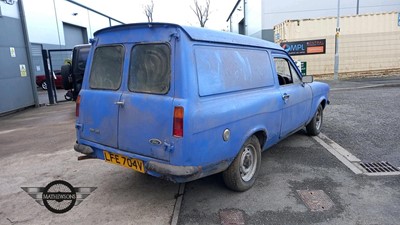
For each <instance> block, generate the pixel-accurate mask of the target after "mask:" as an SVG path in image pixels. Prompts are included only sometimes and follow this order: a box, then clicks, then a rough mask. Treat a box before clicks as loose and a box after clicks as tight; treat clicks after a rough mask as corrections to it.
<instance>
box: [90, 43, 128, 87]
mask: <svg viewBox="0 0 400 225" xmlns="http://www.w3.org/2000/svg"><path fill="white" fill-rule="evenodd" d="M123 58H124V47H123V46H121V45H115V46H102V47H97V48H96V50H95V52H94V56H93V63H92V69H91V71H90V79H89V84H90V88H93V89H106V90H117V89H118V88H119V87H120V85H121V78H122V62H123Z"/></svg>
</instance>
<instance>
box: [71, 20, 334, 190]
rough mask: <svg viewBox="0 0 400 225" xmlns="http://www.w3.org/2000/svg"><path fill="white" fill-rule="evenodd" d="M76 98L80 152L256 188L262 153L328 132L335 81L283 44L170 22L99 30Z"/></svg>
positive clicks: (171, 175)
mask: <svg viewBox="0 0 400 225" xmlns="http://www.w3.org/2000/svg"><path fill="white" fill-rule="evenodd" d="M91 43H92V47H91V50H90V53H89V57H88V61H87V65H86V70H85V76H84V80H83V85H82V89H81V91H80V94H79V97H78V99H77V101H76V103H77V105H76V116H77V119H76V131H77V143H76V144H75V146H74V149H75V150H76V151H78V152H80V153H83V154H85V155H84V156H81V157H80V158H81V159H85V158H98V159H101V160H104V161H106V162H109V163H113V164H118V165H121V166H125V167H128V168H130V169H133V170H135V171H138V172H140V173H146V174H150V175H152V176H156V177H160V178H164V179H168V180H171V181H174V182H187V181H191V180H195V179H198V178H201V177H205V176H208V175H211V174H215V173H220V172H222V173H223V179H224V181H225V183H226V185H227V187H229V188H230V189H232V190H235V191H245V190H247V189H249V188H251V187H252V185H253V184H254V182H255V179H256V177H257V173H258V172H259V169H260V164H261V152H262V151H264V150H266V149H268V148H269V147H271V146H272V145H274V144H276V143H277V142H279V141H280V140H282V139H283V138H285V137H287V136H288V135H290V134H292V133H294V132H296V131H298V130H300V129H303V128H304V127H306V130H307V132H308V133H309V134H310V135H317V134H318V133H319V132H320V129H321V125H322V118H323V109H324V108H325V106H326V105H327V104H328V103H329V101H328V92H329V86H328V85H327V84H324V83H319V82H313V80H312V77H311V76H304V77H302V75H301V73H300V72H299V70H298V69H297V67H296V66H295V64H294V62H293V60H292V59H291V58H290V56H289V55H288V54H287V53H286V52H285V51H284V50H283V49H282V48H281V47H280V46H278V45H276V44H274V43H270V42H267V41H263V40H259V39H254V38H250V37H246V36H242V35H237V34H232V33H227V32H219V31H212V30H207V29H204V28H195V27H184V26H179V25H175V24H166V23H142V24H129V25H121V26H115V27H110V28H106V29H103V30H100V31H97V32H96V33H95V35H94V39H93V40H92V41H91Z"/></svg>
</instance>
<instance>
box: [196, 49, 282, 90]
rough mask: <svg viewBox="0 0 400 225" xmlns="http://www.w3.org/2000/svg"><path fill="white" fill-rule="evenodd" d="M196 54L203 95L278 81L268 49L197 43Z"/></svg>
mask: <svg viewBox="0 0 400 225" xmlns="http://www.w3.org/2000/svg"><path fill="white" fill-rule="evenodd" d="M195 58H196V69H197V79H198V84H199V95H200V96H209V95H214V94H221V93H228V92H234V91H241V90H248V89H254V88H261V87H268V86H272V85H274V77H273V75H272V67H271V63H270V58H269V55H268V52H266V51H262V50H257V49H238V48H226V47H225V48H222V47H211V46H197V47H196V48H195Z"/></svg>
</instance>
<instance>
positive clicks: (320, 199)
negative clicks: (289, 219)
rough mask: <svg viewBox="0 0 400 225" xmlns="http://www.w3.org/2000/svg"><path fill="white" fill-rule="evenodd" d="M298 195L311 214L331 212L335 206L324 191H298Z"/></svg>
mask: <svg viewBox="0 0 400 225" xmlns="http://www.w3.org/2000/svg"><path fill="white" fill-rule="evenodd" d="M297 193H298V194H299V196H300V198H301V200H303V202H304V204H305V205H306V206H307V207H308V208H309V209H310V210H311V212H320V211H326V210H330V209H331V208H332V207H333V206H334V205H335V204H334V203H333V202H332V200H331V199H330V198H329V196H328V195H326V194H325V192H324V191H323V190H311V191H310V190H297Z"/></svg>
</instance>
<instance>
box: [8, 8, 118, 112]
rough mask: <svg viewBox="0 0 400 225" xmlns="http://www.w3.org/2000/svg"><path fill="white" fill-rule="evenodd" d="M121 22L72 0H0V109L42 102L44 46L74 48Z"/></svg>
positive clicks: (10, 109)
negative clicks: (39, 85) (38, 85)
mask: <svg viewBox="0 0 400 225" xmlns="http://www.w3.org/2000/svg"><path fill="white" fill-rule="evenodd" d="M118 24H122V22H121V21H119V20H117V19H114V18H111V17H109V16H107V15H104V14H103V13H101V12H98V11H95V10H93V9H90V8H88V7H85V6H83V5H81V4H79V3H77V2H75V1H72V0H41V1H40V3H39V2H38V1H31V0H18V1H17V0H0V31H1V32H0V59H1V60H0V68H1V70H0V114H4V113H7V112H11V111H15V110H18V109H21V108H25V107H29V106H34V105H38V104H39V103H38V97H37V90H36V84H35V76H36V75H37V74H44V65H43V59H42V50H43V49H71V48H72V47H73V46H74V45H76V44H84V43H88V40H89V39H90V38H92V37H93V33H94V32H95V31H96V30H99V29H101V28H104V27H108V26H113V25H118ZM60 60H62V59H60ZM58 67H59V65H58Z"/></svg>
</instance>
